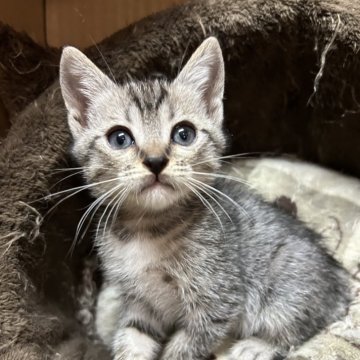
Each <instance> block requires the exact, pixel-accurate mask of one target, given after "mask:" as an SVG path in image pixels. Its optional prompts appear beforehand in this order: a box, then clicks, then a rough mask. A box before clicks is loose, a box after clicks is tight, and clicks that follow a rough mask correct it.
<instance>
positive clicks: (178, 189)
mask: <svg viewBox="0 0 360 360" xmlns="http://www.w3.org/2000/svg"><path fill="white" fill-rule="evenodd" d="M60 85H61V91H62V95H63V98H64V101H65V105H66V108H67V110H68V121H69V126H70V129H71V132H72V135H73V137H74V148H73V153H74V155H75V157H76V158H77V160H78V161H79V163H80V164H81V165H82V166H83V167H84V173H85V177H86V180H87V182H88V183H89V184H92V185H91V191H92V193H93V194H94V195H95V196H96V197H102V199H103V200H104V202H105V203H110V202H111V201H113V203H119V202H122V206H123V207H125V208H138V209H140V210H150V211H157V210H164V209H166V208H168V207H170V206H172V205H173V204H174V203H179V202H182V201H184V200H186V199H188V198H189V197H190V196H191V195H194V193H196V192H201V191H200V187H202V186H203V185H201V184H200V183H199V181H201V182H203V183H206V184H211V183H213V180H214V177H212V176H210V175H207V174H209V173H212V172H214V171H216V170H217V169H218V168H219V166H220V165H219V164H220V161H219V159H218V157H219V156H221V154H222V152H223V150H224V147H225V137H224V133H223V129H222V122H223V103H222V98H223V92H224V64H223V59H222V54H221V49H220V46H219V43H218V41H217V40H216V39H215V38H208V39H207V40H205V41H204V42H203V43H202V44H201V45H200V47H199V48H198V49H197V50H196V51H195V53H194V54H193V55H192V57H191V58H190V60H189V61H188V62H187V64H186V65H185V66H184V68H183V69H182V71H181V72H180V73H179V75H178V76H177V77H176V79H175V80H174V81H172V82H165V81H160V80H151V81H143V82H129V83H127V84H125V85H122V86H120V85H117V84H116V83H115V82H113V81H112V80H110V79H109V78H108V77H107V76H106V75H105V74H104V73H103V72H101V71H100V70H99V69H98V68H97V67H96V66H95V65H94V64H93V63H92V62H91V61H90V60H89V59H88V58H87V57H86V56H85V55H84V54H82V53H81V52H80V51H79V50H76V49H75V48H72V47H66V48H65V49H64V51H63V54H62V58H61V63H60Z"/></svg>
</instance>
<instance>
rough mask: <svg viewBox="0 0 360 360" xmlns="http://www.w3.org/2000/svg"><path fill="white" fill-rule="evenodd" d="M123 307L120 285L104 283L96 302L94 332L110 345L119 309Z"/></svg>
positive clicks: (116, 325) (119, 312)
mask: <svg viewBox="0 0 360 360" xmlns="http://www.w3.org/2000/svg"><path fill="white" fill-rule="evenodd" d="M122 307H124V303H123V301H122V293H121V290H120V287H118V286H111V285H108V284H104V285H103V287H102V290H101V291H100V293H99V297H98V300H97V304H96V320H95V327H96V332H97V334H98V335H99V337H100V339H101V340H102V341H103V342H104V344H106V345H107V346H109V347H111V344H112V342H113V338H114V335H115V332H116V330H117V327H118V323H119V317H120V314H121V309H122Z"/></svg>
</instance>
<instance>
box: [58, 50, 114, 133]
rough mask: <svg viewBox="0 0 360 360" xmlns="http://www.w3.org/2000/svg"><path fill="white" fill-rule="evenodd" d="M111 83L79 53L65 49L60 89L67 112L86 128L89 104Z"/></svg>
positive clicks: (61, 65)
mask: <svg viewBox="0 0 360 360" xmlns="http://www.w3.org/2000/svg"><path fill="white" fill-rule="evenodd" d="M112 85H113V83H112V81H111V80H110V79H109V78H108V77H107V76H106V75H105V74H104V73H103V72H102V71H101V70H100V69H99V68H98V67H97V66H96V65H95V64H94V63H93V62H92V61H91V60H90V59H88V58H87V57H86V56H85V55H84V54H83V53H82V52H81V51H79V50H77V49H75V48H73V47H66V48H65V49H64V51H63V55H62V57H61V61H60V87H61V91H62V95H63V98H64V102H65V105H66V108H67V110H68V112H69V113H70V114H71V115H72V117H73V118H74V119H75V120H76V121H78V122H79V123H80V125H81V126H82V127H85V126H87V120H86V117H87V111H88V108H89V106H90V104H91V102H92V101H93V100H94V99H95V97H96V96H98V94H99V93H101V92H102V91H104V90H105V89H109V87H111V86H112Z"/></svg>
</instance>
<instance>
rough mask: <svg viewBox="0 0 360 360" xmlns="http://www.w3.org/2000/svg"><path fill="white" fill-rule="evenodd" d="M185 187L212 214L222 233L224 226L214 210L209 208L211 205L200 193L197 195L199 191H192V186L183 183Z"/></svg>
mask: <svg viewBox="0 0 360 360" xmlns="http://www.w3.org/2000/svg"><path fill="white" fill-rule="evenodd" d="M184 185H185V186H187V187H188V188H189V189H190V190H191V191H192V192H193V193H194V194H195V195H196V196H197V197H198V198H199V200H200V201H201V202H202V204H203V205H204V206H205V207H206V208H207V209H208V210H209V211H210V212H212V213H213V214H214V216H215V217H216V219H217V221H218V222H219V224H220V226H221V229H222V231H224V226H223V223H222V221H221V219H220V217H219V215H218V214H217V213H216V211H215V210H214V208H213V207H212V206H211V204H210V203H209V202H208V201H207V200H206V199H205V198H204V197H203V196H202V195H201V193H199V191H197V190H196V189H194V187H193V186H192V185H190V184H189V183H184Z"/></svg>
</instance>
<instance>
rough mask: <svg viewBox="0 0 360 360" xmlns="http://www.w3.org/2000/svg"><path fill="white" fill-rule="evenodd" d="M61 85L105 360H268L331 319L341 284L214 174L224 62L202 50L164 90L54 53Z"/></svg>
mask: <svg viewBox="0 0 360 360" xmlns="http://www.w3.org/2000/svg"><path fill="white" fill-rule="evenodd" d="M60 84H61V89H62V94H63V98H64V100H65V104H66V107H67V110H68V120H69V125H70V129H71V132H72V134H73V137H74V148H73V153H74V155H75V157H76V159H77V160H78V162H79V163H80V164H81V165H82V166H83V168H84V173H85V177H86V180H87V182H88V183H89V184H90V189H91V192H92V194H93V195H94V197H96V198H97V199H98V202H97V204H101V203H102V202H103V204H105V209H104V212H103V215H102V216H101V218H100V223H101V229H102V230H100V231H98V234H97V237H96V244H97V247H98V249H99V254H100V256H101V259H102V266H103V271H104V276H105V284H104V286H103V290H102V292H101V293H100V296H99V300H98V309H97V321H96V323H97V330H98V333H99V335H100V337H101V338H102V339H103V341H104V342H105V343H106V344H108V345H109V347H110V348H111V349H112V353H113V357H114V359H117V360H135V359H137V360H155V359H160V360H205V359H210V358H211V357H212V354H213V353H214V352H215V351H216V349H217V348H218V347H219V346H220V345H221V344H222V343H223V341H224V339H226V338H227V337H229V336H231V337H233V338H237V339H238V341H237V342H235V343H234V345H233V347H232V348H231V350H230V351H229V352H228V355H227V356H228V359H244V360H254V359H257V360H266V359H275V358H276V359H280V358H281V357H282V356H283V355H285V354H286V352H287V350H288V349H289V347H291V346H293V345H298V344H301V343H302V342H303V341H304V340H306V339H308V338H309V337H311V336H312V335H314V334H315V333H316V332H317V331H318V330H319V329H321V328H323V327H324V326H326V325H327V324H329V323H331V322H333V321H335V320H337V319H339V317H341V316H342V315H343V314H344V312H345V310H346V306H347V304H348V301H349V295H348V290H347V289H348V287H347V286H348V282H347V274H346V272H345V271H344V270H343V269H341V268H340V267H339V266H338V264H337V263H336V262H335V260H333V259H332V258H331V257H330V256H329V255H327V254H326V253H325V251H324V250H323V249H322V248H321V246H320V245H319V244H318V242H319V236H318V235H316V234H315V233H313V232H312V231H310V230H309V229H307V228H306V227H305V226H304V225H303V224H302V223H300V222H299V221H297V220H296V219H294V218H292V217H290V216H288V215H287V214H285V213H283V212H282V211H280V210H278V209H276V208H274V207H273V206H271V205H270V204H267V203H265V202H263V201H262V200H261V199H259V198H258V197H257V196H256V195H255V194H253V193H251V191H249V189H247V188H246V186H244V185H243V184H240V183H238V182H236V181H233V179H226V178H225V177H226V176H224V177H222V175H220V171H221V169H220V168H221V155H222V153H223V151H224V148H225V145H226V139H225V136H224V132H223V130H222V126H223V103H222V99H223V92H224V64H223V59H222V53H221V49H220V46H219V44H218V42H217V40H216V39H215V38H208V39H207V40H205V41H204V42H203V44H202V45H201V46H200V47H199V48H198V49H197V50H196V52H195V53H194V54H193V55H192V57H191V59H190V60H189V61H188V63H187V64H186V65H185V67H184V68H183V69H182V71H181V72H180V74H179V75H178V76H177V78H176V79H175V80H174V81H172V82H166V81H160V80H149V81H144V82H129V83H127V84H125V85H122V86H120V85H117V84H115V83H114V82H113V81H111V80H110V79H109V78H108V77H107V76H106V75H105V74H103V73H102V72H101V71H100V70H99V69H98V68H97V67H96V66H95V65H94V64H93V63H92V62H91V61H90V60H89V59H88V58H87V57H86V56H85V55H83V54H82V53H81V52H79V51H78V50H76V49H74V48H71V47H67V48H65V49H64V52H63V55H62V59H61V68H60Z"/></svg>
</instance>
